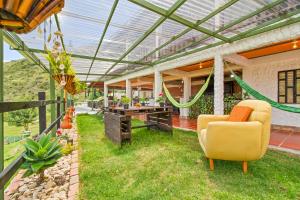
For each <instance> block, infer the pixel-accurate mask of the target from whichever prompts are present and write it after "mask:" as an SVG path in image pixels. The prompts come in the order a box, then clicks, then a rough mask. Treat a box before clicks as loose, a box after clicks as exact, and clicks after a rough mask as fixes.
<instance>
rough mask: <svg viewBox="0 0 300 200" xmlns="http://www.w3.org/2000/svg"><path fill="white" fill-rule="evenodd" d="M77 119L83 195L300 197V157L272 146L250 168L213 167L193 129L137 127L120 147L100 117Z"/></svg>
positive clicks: (219, 163)
mask: <svg viewBox="0 0 300 200" xmlns="http://www.w3.org/2000/svg"><path fill="white" fill-rule="evenodd" d="M134 123H141V122H137V121H135V122H134ZM77 124H78V131H79V134H80V138H79V150H80V171H79V172H80V199H89V200H91V199H126V200H127V199H155V200H158V199H163V200H165V199H182V200H183V199H184V200H186V199H243V200H244V199H268V200H269V199H280V200H281V199H300V179H299V177H300V167H299V166H300V157H297V156H293V155H289V154H286V153H281V152H277V151H271V150H269V151H268V153H267V154H266V155H265V156H264V158H263V159H261V160H259V161H253V162H250V163H249V172H248V174H243V173H242V169H241V166H242V165H241V163H240V162H229V161H216V163H215V171H209V166H208V162H207V160H206V158H204V154H203V152H202V150H201V148H200V145H199V143H198V139H197V136H196V134H195V133H194V132H186V131H181V130H177V129H175V130H174V135H173V136H170V135H168V134H166V133H163V132H155V131H148V130H146V129H139V130H138V129H135V130H134V131H133V136H132V137H133V139H132V143H131V145H129V144H128V145H125V146H123V148H119V147H118V146H116V145H114V144H113V143H111V142H110V141H109V140H108V139H107V138H106V137H105V135H104V130H103V128H104V127H103V122H102V120H101V118H100V117H98V116H92V115H80V116H78V117H77Z"/></svg>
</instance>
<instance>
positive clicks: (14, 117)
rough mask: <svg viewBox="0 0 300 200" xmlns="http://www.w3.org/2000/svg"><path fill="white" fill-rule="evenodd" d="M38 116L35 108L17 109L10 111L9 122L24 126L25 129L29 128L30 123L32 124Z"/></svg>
mask: <svg viewBox="0 0 300 200" xmlns="http://www.w3.org/2000/svg"><path fill="white" fill-rule="evenodd" d="M36 117H37V113H36V111H35V109H25V110H17V111H14V112H10V113H8V124H9V125H15V126H23V127H24V130H25V131H28V130H29V124H32V123H33V122H34V121H35V120H36Z"/></svg>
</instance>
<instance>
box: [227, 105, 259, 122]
mask: <svg viewBox="0 0 300 200" xmlns="http://www.w3.org/2000/svg"><path fill="white" fill-rule="evenodd" d="M252 111H253V109H252V108H250V107H248V106H234V107H233V109H232V111H231V113H230V116H229V119H228V121H231V122H246V121H248V118H249V116H250V114H251V112H252Z"/></svg>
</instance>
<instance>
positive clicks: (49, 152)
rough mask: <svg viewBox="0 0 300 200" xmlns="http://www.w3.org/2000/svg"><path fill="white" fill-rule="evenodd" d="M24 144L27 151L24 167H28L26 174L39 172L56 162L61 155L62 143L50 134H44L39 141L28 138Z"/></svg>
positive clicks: (24, 155)
mask: <svg viewBox="0 0 300 200" xmlns="http://www.w3.org/2000/svg"><path fill="white" fill-rule="evenodd" d="M24 146H25V148H26V152H25V153H24V154H23V157H24V159H25V160H26V161H25V163H24V164H23V166H22V167H23V168H24V169H27V172H26V173H25V175H31V174H32V173H38V172H40V171H41V170H44V169H45V168H47V167H49V166H51V165H53V164H55V163H56V162H57V160H58V159H59V158H60V157H61V152H60V150H61V145H60V144H59V143H58V140H57V139H56V138H52V136H51V135H50V134H48V135H42V136H41V138H40V139H39V141H34V140H32V139H27V140H26V143H25V144H24Z"/></svg>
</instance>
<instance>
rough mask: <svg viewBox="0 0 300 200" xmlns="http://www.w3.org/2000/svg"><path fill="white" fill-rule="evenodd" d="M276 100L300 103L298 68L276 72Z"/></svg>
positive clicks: (299, 71) (299, 72)
mask: <svg viewBox="0 0 300 200" xmlns="http://www.w3.org/2000/svg"><path fill="white" fill-rule="evenodd" d="M278 102H279V103H290V104H296V103H297V104H300V69H297V70H288V71H281V72H278Z"/></svg>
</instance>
